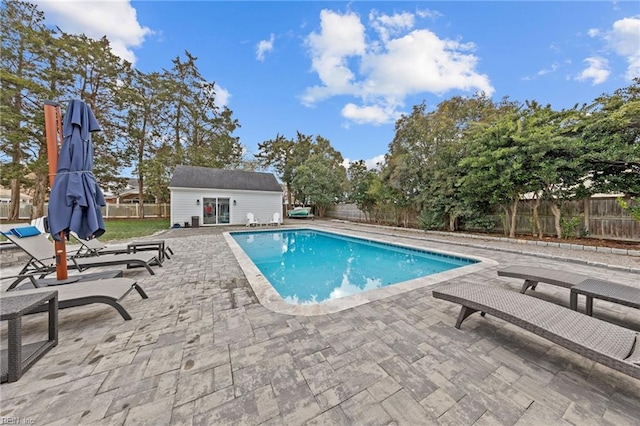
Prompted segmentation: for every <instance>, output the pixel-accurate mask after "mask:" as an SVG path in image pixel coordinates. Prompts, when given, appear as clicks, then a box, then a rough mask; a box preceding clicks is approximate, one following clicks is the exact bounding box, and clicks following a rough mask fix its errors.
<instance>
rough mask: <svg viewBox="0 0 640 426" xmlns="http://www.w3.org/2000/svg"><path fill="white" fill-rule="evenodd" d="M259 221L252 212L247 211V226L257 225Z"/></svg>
mask: <svg viewBox="0 0 640 426" xmlns="http://www.w3.org/2000/svg"><path fill="white" fill-rule="evenodd" d="M258 225H260V222H258V221H257V220H256V217H255V216H254V215H253V213H247V226H258Z"/></svg>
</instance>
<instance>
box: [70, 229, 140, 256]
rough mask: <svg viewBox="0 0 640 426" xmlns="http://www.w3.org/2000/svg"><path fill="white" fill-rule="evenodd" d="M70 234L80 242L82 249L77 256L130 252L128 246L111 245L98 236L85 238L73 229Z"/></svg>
mask: <svg viewBox="0 0 640 426" xmlns="http://www.w3.org/2000/svg"><path fill="white" fill-rule="evenodd" d="M69 235H70V236H71V237H73V239H74V240H76V241H77V242H78V243H79V244H80V249H79V250H78V251H77V252H76V254H75V255H74V256H76V257H82V256H98V255H103V254H123V253H129V249H128V248H127V247H118V248H114V247H109V246H107V245H106V244H105V243H103V242H102V241H99V240H98V239H97V238H92V239H90V240H85V239H84V238H80V236H79V235H78V234H76V233H75V232H73V231H71V232H69Z"/></svg>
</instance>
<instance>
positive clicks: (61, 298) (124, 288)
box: [0, 278, 149, 321]
mask: <svg viewBox="0 0 640 426" xmlns="http://www.w3.org/2000/svg"><path fill="white" fill-rule="evenodd" d="M51 290H57V291H58V309H65V308H73V307H74V306H84V305H90V304H92V303H105V304H107V305H109V306H112V307H113V308H115V309H116V310H117V311H118V313H119V314H120V315H121V316H122V318H124V319H125V320H127V321H128V320H130V319H131V315H129V313H128V312H127V310H126V309H125V308H124V307H123V306H122V305H121V304H120V301H122V299H124V298H125V297H126V296H127V295H129V293H131V292H132V291H133V290H135V291H137V292H138V294H139V295H140V297H142V298H143V299H147V298H148V297H149V296H147V294H146V293H145V292H144V290H143V289H142V288H141V287H140V286H139V285H138V284H137V283H136V282H135V281H134V280H132V279H129V278H111V279H104V280H99V281H86V282H78V283H72V284H65V285H58V286H55V287H42V288H32V289H27V290H12V291H9V292H1V293H0V299H1V298H4V297H11V296H13V295H15V294H36V293H44V292H49V291H51ZM47 309H48V307H47V305H42V306H41V307H39V308H36V309H35V310H34V311H32V312H30V313H35V312H44V311H46V310H47Z"/></svg>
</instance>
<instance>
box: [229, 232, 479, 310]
mask: <svg viewBox="0 0 640 426" xmlns="http://www.w3.org/2000/svg"><path fill="white" fill-rule="evenodd" d="M227 234H228V238H227V241H228V243H229V245H230V246H231V248H232V251H234V253H235V254H236V258H238V260H239V261H240V265H241V267H242V268H243V270H244V272H245V275H246V276H247V278H248V279H249V282H250V283H251V285H252V287H253V288H254V292H255V293H256V295H257V296H258V299H260V300H261V303H263V304H265V303H264V302H265V300H263V299H269V300H266V301H267V302H269V301H275V300H277V299H280V301H282V302H284V303H285V304H288V305H290V306H291V307H293V308H294V309H293V310H294V311H297V312H298V313H299V312H300V311H302V310H304V309H301V308H300V307H309V308H311V307H318V306H323V307H326V308H328V309H329V311H332V312H334V311H337V310H342V309H339V307H343V306H355V305H358V304H361V303H366V302H367V301H369V300H375V299H377V298H380V297H386V296H388V295H390V294H395V293H398V290H399V289H394V290H390V289H392V288H396V287H398V286H403V290H402V291H408V290H409V289H411V288H416V285H417V284H418V283H422V284H426V283H433V282H436V280H433V279H432V278H430V277H433V276H442V277H451V276H457V275H459V273H460V272H461V271H460V270H465V272H463V273H469V270H468V269H469V267H472V266H473V265H478V264H480V263H482V260H481V259H474V258H469V257H468V256H459V255H456V254H452V253H442V252H435V251H427V250H425V249H424V248H418V247H414V246H406V245H402V246H401V245H398V244H391V243H389V242H385V241H379V240H374V239H370V238H362V237H358V236H353V235H338V234H335V233H331V232H326V231H324V230H317V229H310V228H298V229H278V230H269V231H250V232H244V231H242V232H231V233H227ZM225 237H227V235H225ZM234 249H235V250H234ZM443 274H444V275H443ZM398 283H403V284H398ZM254 284H256V285H254ZM406 284H410V285H409V286H407V285H406ZM261 296H262V297H261ZM332 305H333V306H332ZM280 307H281V308H282V304H280ZM271 308H272V307H271ZM312 310H313V311H318V310H321V311H322V310H324V309H318V308H316V309H312ZM278 311H281V309H278ZM287 311H291V309H287Z"/></svg>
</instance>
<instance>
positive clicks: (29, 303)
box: [0, 290, 58, 383]
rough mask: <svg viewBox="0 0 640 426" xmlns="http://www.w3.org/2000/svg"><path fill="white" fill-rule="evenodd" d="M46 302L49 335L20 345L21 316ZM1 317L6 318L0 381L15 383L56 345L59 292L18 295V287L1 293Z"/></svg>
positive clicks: (0, 318) (1, 318)
mask: <svg viewBox="0 0 640 426" xmlns="http://www.w3.org/2000/svg"><path fill="white" fill-rule="evenodd" d="M45 303H48V305H49V338H48V340H46V341H40V342H34V343H29V344H27V345H24V346H23V345H22V316H23V315H26V314H28V313H29V312H30V311H32V310H33V309H34V308H37V307H38V306H40V305H43V304H45ZM0 320H2V321H4V320H7V321H9V335H8V340H9V341H8V345H7V349H6V350H3V351H2V353H1V358H2V362H1V367H2V368H1V377H0V383H4V382H15V381H16V380H18V379H19V378H20V377H22V374H23V373H24V372H25V371H27V370H28V369H29V368H30V367H31V366H32V365H33V364H34V363H35V362H36V361H38V360H39V359H40V358H42V356H43V355H44V354H45V353H47V352H48V351H49V350H51V348H53V347H54V346H56V345H57V344H58V292H57V291H55V290H54V291H47V292H45V293H38V294H20V291H19V290H15V291H11V292H3V293H2V295H1V296H0Z"/></svg>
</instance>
